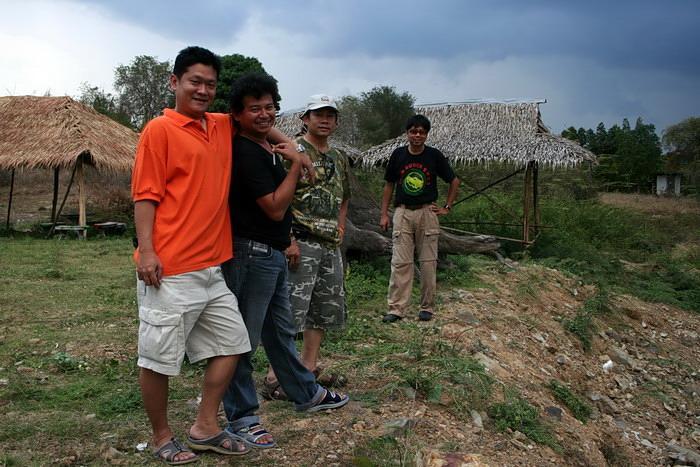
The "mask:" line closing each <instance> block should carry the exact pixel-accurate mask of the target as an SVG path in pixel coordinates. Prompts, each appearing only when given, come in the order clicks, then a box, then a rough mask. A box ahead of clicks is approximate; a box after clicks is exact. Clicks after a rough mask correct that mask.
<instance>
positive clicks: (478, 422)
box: [469, 409, 484, 428]
mask: <svg viewBox="0 0 700 467" xmlns="http://www.w3.org/2000/svg"><path fill="white" fill-rule="evenodd" d="M469 413H470V414H471V416H472V423H473V424H474V426H475V427H477V428H483V427H484V421H483V420H482V419H481V415H480V414H479V412H477V411H476V410H474V409H472V410H471V411H470V412H469Z"/></svg>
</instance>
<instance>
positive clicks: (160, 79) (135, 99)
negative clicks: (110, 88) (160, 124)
mask: <svg viewBox="0 0 700 467" xmlns="http://www.w3.org/2000/svg"><path fill="white" fill-rule="evenodd" d="M171 73H172V65H171V64H170V62H168V61H164V62H160V61H158V59H157V58H156V57H151V56H149V55H139V56H137V57H134V59H133V60H132V61H131V63H130V64H128V65H119V66H118V67H117V68H115V70H114V89H115V90H116V91H117V95H118V103H119V110H120V111H122V112H124V113H125V114H126V115H128V116H129V120H130V121H131V125H132V126H133V127H134V128H138V129H141V128H143V126H144V125H145V124H146V123H147V122H148V121H149V120H151V119H152V118H153V117H156V116H157V115H159V114H160V112H161V111H162V110H163V108H165V107H172V106H173V105H174V102H175V97H174V95H173V93H172V91H171V90H170V85H169V83H168V78H169V77H170V74H171Z"/></svg>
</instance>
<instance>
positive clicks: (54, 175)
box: [51, 167, 61, 222]
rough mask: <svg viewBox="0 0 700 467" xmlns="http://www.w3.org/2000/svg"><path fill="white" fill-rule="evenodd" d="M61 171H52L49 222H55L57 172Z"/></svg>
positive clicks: (57, 169)
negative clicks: (51, 197) (51, 198)
mask: <svg viewBox="0 0 700 467" xmlns="http://www.w3.org/2000/svg"><path fill="white" fill-rule="evenodd" d="M60 170H61V169H60V168H58V167H56V168H55V169H53V200H52V201H51V222H54V221H55V220H56V204H57V203H58V172H59V171H60Z"/></svg>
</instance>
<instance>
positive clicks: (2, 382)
mask: <svg viewBox="0 0 700 467" xmlns="http://www.w3.org/2000/svg"><path fill="white" fill-rule="evenodd" d="M8 384H10V381H9V380H8V379H6V378H2V379H0V386H7V385H8Z"/></svg>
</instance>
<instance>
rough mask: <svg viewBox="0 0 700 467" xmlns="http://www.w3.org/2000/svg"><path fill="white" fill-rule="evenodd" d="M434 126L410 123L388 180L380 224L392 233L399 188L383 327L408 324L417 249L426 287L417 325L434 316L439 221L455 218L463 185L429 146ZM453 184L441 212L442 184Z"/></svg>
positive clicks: (393, 157)
mask: <svg viewBox="0 0 700 467" xmlns="http://www.w3.org/2000/svg"><path fill="white" fill-rule="evenodd" d="M429 131H430V121H429V120H428V119H427V118H426V117H424V116H423V115H414V116H413V117H411V118H409V119H408V122H407V123H406V132H407V136H408V143H409V144H408V146H402V147H400V148H397V149H396V150H395V151H394V152H393V153H392V154H391V157H390V159H389V164H388V165H387V167H386V172H385V174H384V180H385V181H386V183H385V184H384V193H383V195H382V208H381V219H380V221H379V226H380V227H381V228H382V229H383V230H387V229H388V228H389V201H390V200H391V196H392V194H393V193H394V188H396V197H395V199H394V207H395V210H394V218H393V225H394V227H393V229H394V230H393V234H392V237H393V247H392V256H391V278H390V280H389V296H388V304H389V312H388V313H387V314H386V315H385V316H384V318H383V321H384V322H387V323H393V322H395V321H398V320H400V319H402V318H403V315H404V312H405V309H406V307H407V306H408V304H409V302H410V299H411V287H412V285H413V258H414V249H415V250H416V251H417V253H418V263H419V265H420V282H421V304H420V311H419V313H418V319H420V320H421V321H429V320H431V319H432V317H433V313H435V288H436V269H437V250H438V237H439V235H440V224H439V222H438V216H442V215H445V214H447V213H448V212H450V209H451V207H452V203H454V200H455V198H456V197H457V189H458V188H459V179H458V178H457V177H456V176H455V173H454V171H453V170H452V167H450V164H449V162H448V161H447V158H446V157H445V156H444V155H443V154H442V153H441V152H440V151H438V150H437V149H435V148H432V147H430V146H426V145H425V140H426V139H427V137H428V132H429ZM436 177H440V178H441V179H443V180H444V181H445V182H447V183H449V188H448V190H447V203H446V204H445V205H444V206H443V207H438V206H437V204H435V202H436V201H437V197H438V190H437V180H436Z"/></svg>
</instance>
